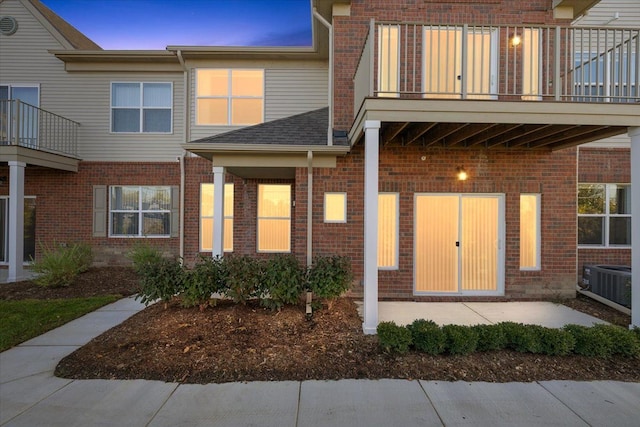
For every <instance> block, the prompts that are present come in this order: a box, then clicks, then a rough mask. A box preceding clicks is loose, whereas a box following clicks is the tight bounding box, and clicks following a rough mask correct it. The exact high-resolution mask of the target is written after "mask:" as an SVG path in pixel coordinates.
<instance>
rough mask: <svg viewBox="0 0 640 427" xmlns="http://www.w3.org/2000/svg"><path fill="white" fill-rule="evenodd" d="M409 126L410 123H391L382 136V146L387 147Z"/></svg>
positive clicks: (387, 125)
mask: <svg viewBox="0 0 640 427" xmlns="http://www.w3.org/2000/svg"><path fill="white" fill-rule="evenodd" d="M407 126H409V122H391V123H387V124H386V125H385V128H384V130H383V131H382V135H380V142H382V145H387V144H389V143H391V142H394V141H393V140H394V139H395V138H396V137H397V136H398V135H399V134H400V133H401V132H402V131H403V130H405V129H406V127H407Z"/></svg>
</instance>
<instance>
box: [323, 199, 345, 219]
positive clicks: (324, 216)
mask: <svg viewBox="0 0 640 427" xmlns="http://www.w3.org/2000/svg"><path fill="white" fill-rule="evenodd" d="M327 196H343V197H342V203H343V209H342V211H343V212H344V217H343V218H342V219H327ZM323 207H324V213H323V220H324V222H325V223H326V224H346V223H347V193H346V192H344V191H343V192H340V191H328V192H326V193H324V205H323Z"/></svg>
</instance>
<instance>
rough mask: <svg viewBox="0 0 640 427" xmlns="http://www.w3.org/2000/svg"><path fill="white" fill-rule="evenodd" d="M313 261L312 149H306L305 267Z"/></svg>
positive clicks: (309, 265)
mask: <svg viewBox="0 0 640 427" xmlns="http://www.w3.org/2000/svg"><path fill="white" fill-rule="evenodd" d="M312 263H313V151H311V150H309V151H307V267H311V264H312Z"/></svg>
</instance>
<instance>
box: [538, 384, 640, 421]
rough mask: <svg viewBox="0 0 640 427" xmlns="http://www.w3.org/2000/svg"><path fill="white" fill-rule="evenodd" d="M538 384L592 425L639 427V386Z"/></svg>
mask: <svg viewBox="0 0 640 427" xmlns="http://www.w3.org/2000/svg"><path fill="white" fill-rule="evenodd" d="M540 385H542V387H544V388H545V389H546V390H547V391H549V392H550V393H551V394H553V395H554V396H555V397H556V398H557V399H558V400H560V401H561V402H562V403H564V404H565V405H567V406H568V407H570V408H571V410H572V411H573V412H575V413H576V414H578V415H579V416H580V417H581V418H582V419H583V420H585V421H586V422H587V423H589V424H590V425H592V426H616V427H626V426H629V427H632V426H633V427H636V426H638V425H639V424H640V419H639V418H640V384H639V383H621V382H616V381H593V382H583V381H542V382H540Z"/></svg>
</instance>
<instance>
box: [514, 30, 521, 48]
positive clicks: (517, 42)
mask: <svg viewBox="0 0 640 427" xmlns="http://www.w3.org/2000/svg"><path fill="white" fill-rule="evenodd" d="M520 43H522V39H521V38H520V36H519V35H517V34H515V33H514V34H513V36H511V46H513V47H516V46H519V45H520Z"/></svg>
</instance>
